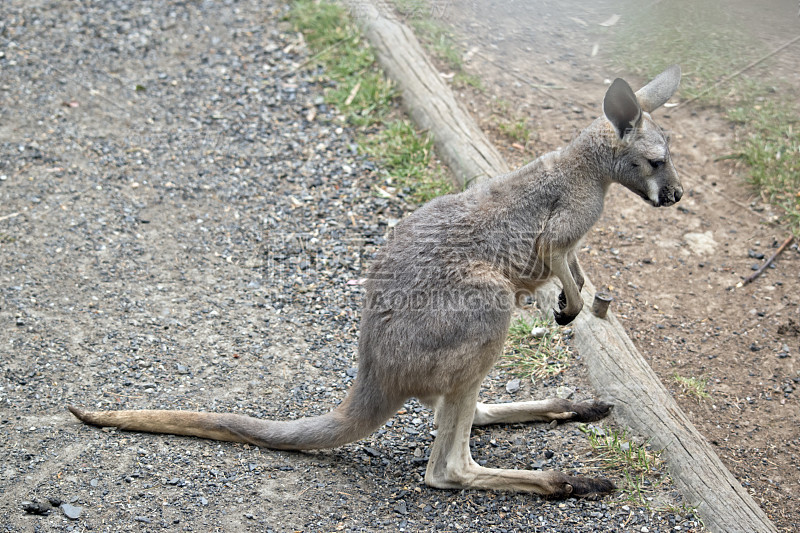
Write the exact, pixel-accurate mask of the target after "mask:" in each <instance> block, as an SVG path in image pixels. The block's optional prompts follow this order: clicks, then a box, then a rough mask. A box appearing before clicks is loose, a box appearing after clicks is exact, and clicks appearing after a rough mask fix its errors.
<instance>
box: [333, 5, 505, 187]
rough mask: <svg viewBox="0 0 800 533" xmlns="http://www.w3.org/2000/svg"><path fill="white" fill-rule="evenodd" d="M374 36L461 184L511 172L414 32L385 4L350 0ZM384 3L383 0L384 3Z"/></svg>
mask: <svg viewBox="0 0 800 533" xmlns="http://www.w3.org/2000/svg"><path fill="white" fill-rule="evenodd" d="M344 4H345V5H347V6H348V7H349V9H350V11H351V13H352V14H353V15H354V17H355V19H356V20H357V21H358V23H359V25H360V26H361V28H362V29H363V31H364V34H365V35H366V37H367V38H368V39H369V41H370V43H371V44H372V46H373V48H374V49H375V53H376V55H377V58H378V62H379V63H380V64H381V66H382V67H383V69H384V70H385V71H386V74H387V75H388V76H389V78H390V79H392V80H394V81H395V82H396V83H397V85H398V87H399V88H400V91H401V94H402V99H403V105H404V107H405V109H406V112H407V113H408V114H409V115H410V116H411V118H412V119H413V120H414V123H415V124H417V126H419V127H420V128H422V129H424V130H428V131H429V132H430V133H431V135H432V137H433V143H434V147H435V149H436V153H437V155H438V156H439V157H440V158H441V159H442V161H443V162H444V163H445V164H446V165H447V166H448V167H450V169H451V170H452V172H453V174H454V176H455V179H456V181H457V182H458V183H457V185H458V186H459V187H460V188H464V187H466V186H468V185H469V184H470V183H472V182H473V181H476V180H481V179H485V178H488V177H491V176H494V175H497V174H498V173H504V172H508V171H509V168H508V165H507V164H506V162H505V160H504V159H503V156H501V155H500V153H499V152H498V151H497V149H495V147H494V145H492V143H491V142H489V139H487V138H486V135H484V133H483V131H482V130H481V129H480V128H479V127H478V125H477V124H476V123H475V121H474V120H473V119H472V117H471V116H470V115H469V114H468V113H467V112H466V111H465V110H464V108H463V107H462V106H461V105H459V103H458V102H457V101H456V99H455V97H454V95H453V92H452V91H451V90H450V87H448V85H447V84H446V83H445V82H444V80H442V77H441V76H440V75H439V73H438V72H437V70H436V68H435V67H434V66H433V63H431V62H430V60H429V59H428V56H427V55H426V54H425V52H424V51H423V50H422V46H420V44H419V41H417V38H416V37H415V36H414V33H413V32H412V31H411V30H410V29H409V28H408V27H407V26H406V25H405V24H402V23H401V22H399V21H398V20H397V19H395V18H394V16H393V15H392V14H391V13H389V12H388V11H386V10H385V7H384V6H383V5H381V6H380V7H376V5H374V4H373V3H371V2H365V1H361V0H357V1H353V0H349V1H345V2H344ZM381 4H382V3H381Z"/></svg>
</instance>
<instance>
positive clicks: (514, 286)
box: [70, 67, 683, 497]
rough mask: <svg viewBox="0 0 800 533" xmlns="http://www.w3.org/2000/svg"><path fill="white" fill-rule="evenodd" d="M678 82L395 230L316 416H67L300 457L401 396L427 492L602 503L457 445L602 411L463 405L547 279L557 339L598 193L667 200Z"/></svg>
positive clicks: (585, 482)
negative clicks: (337, 382) (419, 443)
mask: <svg viewBox="0 0 800 533" xmlns="http://www.w3.org/2000/svg"><path fill="white" fill-rule="evenodd" d="M679 79H680V69H678V68H677V67H672V68H670V69H668V70H667V71H665V72H664V73H663V74H661V75H659V76H658V77H657V78H656V79H655V80H654V81H653V82H651V83H650V84H648V85H647V86H645V87H644V88H643V89H641V90H640V91H639V92H637V93H636V94H635V95H634V93H633V91H632V90H631V89H630V87H629V86H628V84H627V83H625V82H624V81H622V80H618V81H615V82H614V84H612V86H611V87H610V88H609V90H608V92H607V94H606V97H605V100H604V110H605V114H604V116H602V117H600V118H598V119H597V120H595V121H594V122H593V123H592V124H591V125H590V126H589V127H588V128H586V129H585V130H584V131H583V132H581V133H580V134H579V135H578V137H577V138H576V139H575V140H574V141H573V142H572V143H570V144H569V145H568V146H567V147H566V148H564V149H563V150H561V151H558V152H551V153H549V154H546V155H544V156H542V157H540V158H539V159H537V160H536V161H534V162H532V163H530V164H528V165H526V166H524V167H522V168H520V169H519V170H516V171H514V172H510V173H508V174H505V175H502V176H498V177H496V178H494V179H492V180H490V181H487V182H484V183H480V184H478V185H476V186H475V187H473V188H471V189H469V190H467V191H464V192H462V193H460V194H454V195H448V196H443V197H440V198H437V199H435V200H433V201H431V202H430V203H428V204H426V205H424V206H423V207H421V208H420V209H419V210H417V211H416V212H415V213H413V214H412V215H410V216H409V217H408V218H406V219H405V220H404V221H403V222H402V223H400V224H398V226H397V227H396V228H395V231H394V233H393V235H392V236H391V238H390V239H389V241H388V242H387V244H386V245H385V246H384V247H383V248H382V249H381V250H380V252H379V253H378V255H377V257H376V258H375V260H374V261H373V263H372V266H371V268H370V271H369V274H368V276H367V278H368V279H367V282H366V285H365V287H366V297H365V305H364V310H363V314H362V323H361V337H360V341H359V349H358V356H359V371H358V376H357V378H356V381H355V383H354V385H353V387H352V388H351V390H350V392H349V394H348V396H347V398H345V400H344V401H343V402H342V404H341V405H339V406H338V407H337V408H336V409H334V410H333V411H332V412H330V413H328V414H327V415H323V416H320V417H312V418H304V419H301V420H297V421H292V422H274V421H262V420H256V419H253V418H249V417H244V416H238V415H230V414H211V413H196V412H180V411H116V412H114V411H112V412H102V411H101V412H85V411H82V410H80V409H77V408H74V407H71V408H70V410H71V411H72V412H73V413H74V414H75V415H76V416H77V417H78V418H80V419H81V420H83V421H85V422H87V423H90V424H94V425H100V426H104V425H113V426H117V427H121V428H123V429H130V430H137V431H151V432H161V433H174V434H182V435H194V436H200V437H207V438H214V439H219V440H231V441H239V442H249V443H253V444H257V445H259V446H264V447H269V448H280V449H310V448H328V447H334V446H339V445H341V444H344V443H346V442H350V441H353V440H357V439H359V438H362V437H364V436H366V435H368V434H370V433H371V432H372V431H374V430H375V429H376V428H378V427H379V426H380V425H381V424H382V423H383V422H384V421H385V420H386V419H388V418H389V417H391V416H392V415H393V414H394V413H395V412H396V411H397V409H398V408H399V407H400V406H402V404H403V402H404V401H405V400H406V399H407V398H409V397H411V396H415V397H417V398H419V399H421V400H422V401H423V402H425V403H427V404H429V405H431V406H434V407H435V409H436V423H437V425H438V434H437V437H436V440H435V442H434V444H433V449H432V451H431V458H430V462H429V464H428V470H427V473H426V476H425V481H426V483H427V484H429V485H431V486H434V487H441V488H486V489H513V490H520V491H527V492H535V493H538V494H542V495H545V496H551V497H563V496H567V495H572V496H584V497H596V496H598V495H601V494H603V493H606V492H609V491H611V490H613V485H612V484H611V483H610V482H608V481H606V480H602V479H591V478H576V477H569V476H566V475H564V474H561V473H559V472H553V471H550V472H539V471H518V470H500V469H488V468H483V467H480V466H478V465H477V464H476V463H475V462H474V461H473V460H472V458H471V456H470V451H469V434H470V428H471V426H472V425H473V424H476V425H483V424H492V423H502V422H509V423H510V422H526V421H536V420H541V421H550V420H596V419H598V418H601V417H602V416H605V415H606V414H607V413H608V411H609V409H610V407H611V406H610V405H608V404H604V403H602V402H597V401H590V402H583V403H573V402H569V401H566V400H555V399H552V400H542V401H534V402H521V403H510V404H498V405H486V404H482V403H478V402H477V399H478V389H479V387H480V384H481V381H482V380H483V378H484V377H485V376H486V374H487V372H488V371H489V369H490V368H491V367H492V365H493V364H494V363H495V361H496V360H497V358H498V356H499V355H500V353H501V351H502V347H503V344H504V342H505V339H506V334H507V331H508V326H509V323H510V321H511V315H512V311H513V309H514V306H515V304H516V303H517V302H518V301H519V300H520V299H521V298H522V297H524V296H525V295H527V294H532V293H533V291H534V290H536V288H537V287H539V286H540V285H542V284H543V283H544V282H546V281H547V280H548V279H549V278H551V277H553V276H555V277H557V278H558V279H559V280H560V281H561V284H562V287H563V291H562V295H561V297H560V298H559V309H557V310H555V311H554V316H555V319H556V321H557V322H558V323H559V324H567V323H569V322H570V321H572V320H573V319H574V318H575V317H576V316H577V315H578V313H579V312H580V311H581V308H582V306H583V299H582V298H581V296H580V289H581V287H582V285H583V273H582V270H581V267H580V263H579V262H578V258H577V255H576V250H577V247H578V243H579V241H580V239H581V238H582V237H583V236H584V235H585V234H586V232H587V231H589V229H590V228H591V227H592V225H593V224H594V223H595V222H596V221H597V219H598V218H599V217H600V214H601V212H602V210H603V199H604V197H605V193H606V191H607V190H608V187H609V186H610V185H611V184H612V183H615V182H616V183H620V184H622V185H624V186H625V187H627V188H628V189H630V190H631V191H633V192H634V193H636V194H638V195H639V196H641V197H642V198H644V199H645V200H646V201H647V202H649V203H650V204H652V205H654V206H668V205H672V204H674V203H675V202H677V201H678V200H680V197H681V194H682V192H683V190H682V188H681V185H680V182H679V181H678V177H677V174H676V172H675V168H674V166H673V165H672V161H671V160H670V154H669V148H668V139H667V137H666V135H665V134H664V132H663V131H662V130H661V128H659V127H658V126H657V125H656V124H655V122H653V120H652V118H651V117H650V115H649V112H650V111H652V110H653V109H655V107H653V106H656V107H657V106H658V105H661V104H663V103H664V102H665V101H666V100H667V99H668V98H669V96H671V94H672V92H674V90H675V88H677V84H678V81H679ZM642 102H645V103H646V104H644V103H642ZM656 104H657V105H656Z"/></svg>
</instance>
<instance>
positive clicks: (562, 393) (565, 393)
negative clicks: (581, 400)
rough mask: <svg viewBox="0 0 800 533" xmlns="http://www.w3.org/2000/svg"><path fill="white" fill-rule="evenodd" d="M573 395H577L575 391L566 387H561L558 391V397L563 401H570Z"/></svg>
mask: <svg viewBox="0 0 800 533" xmlns="http://www.w3.org/2000/svg"><path fill="white" fill-rule="evenodd" d="M573 394H575V389H571V388H569V387H567V386H565V385H560V386H559V387H558V388H557V389H556V397H558V398H561V399H563V400H568V399H569V398H571V397H572V395H573Z"/></svg>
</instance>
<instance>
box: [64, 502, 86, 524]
mask: <svg viewBox="0 0 800 533" xmlns="http://www.w3.org/2000/svg"><path fill="white" fill-rule="evenodd" d="M60 508H61V512H62V513H64V516H66V517H67V518H69V519H70V520H77V519H78V518H80V517H81V513H83V507H78V506H75V505H70V504H69V503H66V502H65V503H62V504H61V505H60Z"/></svg>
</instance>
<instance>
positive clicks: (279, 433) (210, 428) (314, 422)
mask: <svg viewBox="0 0 800 533" xmlns="http://www.w3.org/2000/svg"><path fill="white" fill-rule="evenodd" d="M364 389H365V387H359V386H358V380H356V383H355V384H354V385H353V389H351V391H350V394H348V396H347V397H346V398H345V399H344V401H343V402H342V403H341V404H340V405H339V406H338V407H337V408H336V409H334V410H333V411H331V412H330V413H327V414H324V415H321V416H313V417H308V418H300V419H297V420H291V421H273V420H260V419H257V418H252V417H249V416H244V415H234V414H227V413H207V412H197V411H164V410H142V411H84V410H82V409H79V408H77V407H74V406H71V405H70V406H67V408H68V409H69V410H70V412H71V413H72V414H73V415H75V416H76V417H77V418H78V419H80V420H81V421H83V422H85V423H87V424H91V425H93V426H101V427H117V428H119V429H123V430H127V431H144V432H148V433H169V434H172V435H189V436H193V437H201V438H205V439H213V440H222V441H231V442H245V443H248V444H254V445H256V446H261V447H264V448H272V449H276V450H314V449H321V448H335V447H337V446H341V445H343V444H347V443H348V442H353V441H355V440H358V439H361V438H363V437H366V436H367V435H369V434H370V433H372V432H373V431H374V430H375V429H377V428H378V427H380V425H381V424H382V423H383V422H384V421H385V420H386V419H388V418H389V417H391V416H392V415H393V414H394V413H395V412H396V411H397V409H398V408H399V407H400V406H401V405H402V400H395V401H388V400H387V398H385V397H384V398H381V399H379V400H378V401H373V400H376V399H375V398H370V396H372V394H370V392H372V391H369V390H364Z"/></svg>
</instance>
